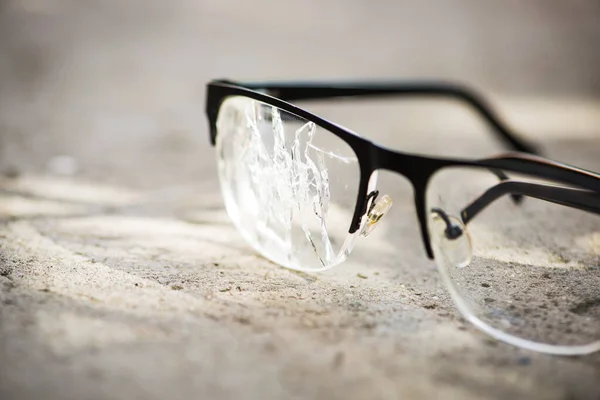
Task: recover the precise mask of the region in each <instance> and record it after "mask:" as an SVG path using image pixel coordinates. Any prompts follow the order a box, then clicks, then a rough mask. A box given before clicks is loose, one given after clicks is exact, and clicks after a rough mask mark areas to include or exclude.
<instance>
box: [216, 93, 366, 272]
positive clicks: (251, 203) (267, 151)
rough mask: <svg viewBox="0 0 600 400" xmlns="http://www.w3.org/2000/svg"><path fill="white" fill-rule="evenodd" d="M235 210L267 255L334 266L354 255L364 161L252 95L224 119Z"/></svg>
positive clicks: (225, 160)
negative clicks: (351, 230) (352, 231)
mask: <svg viewBox="0 0 600 400" xmlns="http://www.w3.org/2000/svg"><path fill="white" fill-rule="evenodd" d="M217 127H218V134H217V150H218V157H219V176H220V179H221V186H222V190H223V193H224V196H225V203H226V207H227V211H228V213H229V215H230V216H231V218H232V219H233V221H234V222H235V223H236V225H237V227H238V229H239V230H240V231H241V232H242V234H243V235H244V236H245V238H246V240H247V241H248V242H249V243H250V244H252V245H253V246H254V247H255V248H256V249H257V250H258V251H259V252H261V253H262V254H263V255H265V256H267V257H268V258H271V259H272V260H273V261H276V262H278V263H280V264H283V265H286V266H288V267H291V268H296V269H303V270H314V269H323V268H328V267H331V266H333V265H335V264H337V263H339V262H341V261H343V259H344V258H345V257H346V255H347V254H348V253H349V252H350V250H351V248H352V244H353V239H354V238H353V237H349V235H348V228H349V226H350V221H351V219H352V212H353V211H354V204H355V201H356V196H357V193H358V183H359V177H360V175H359V169H358V160H357V159H356V156H355V155H354V153H353V151H352V149H351V148H350V147H349V146H348V145H347V144H346V143H345V142H343V141H342V140H341V139H339V138H337V137H336V136H335V135H334V134H332V133H330V132H328V131H326V130H323V129H322V128H320V127H318V126H317V125H316V124H314V123H313V122H310V121H306V120H304V119H302V118H300V117H297V116H295V115H293V114H290V113H287V112H285V111H283V110H280V109H278V108H276V107H272V106H269V105H266V104H264V103H260V102H257V101H255V100H252V99H248V98H244V97H234V98H230V99H228V100H226V101H225V103H224V104H223V106H222V107H221V111H220V113H219V118H218V123H217Z"/></svg>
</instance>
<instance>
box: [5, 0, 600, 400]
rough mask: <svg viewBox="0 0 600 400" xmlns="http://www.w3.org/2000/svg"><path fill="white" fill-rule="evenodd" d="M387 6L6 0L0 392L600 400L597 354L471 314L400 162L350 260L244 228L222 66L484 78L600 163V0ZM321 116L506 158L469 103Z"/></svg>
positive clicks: (241, 74) (274, 72)
mask: <svg viewBox="0 0 600 400" xmlns="http://www.w3.org/2000/svg"><path fill="white" fill-rule="evenodd" d="M425 3H427V4H425ZM369 4H371V3H368V2H365V3H361V2H358V1H353V2H345V1H344V2H342V1H332V2H317V1H314V2H312V1H311V2H297V4H295V5H294V6H288V5H284V4H283V3H282V2H277V3H274V2H262V1H258V2H256V1H255V2H252V5H249V4H246V3H239V4H238V3H236V2H233V1H208V2H196V3H194V2H184V1H180V2H164V3H161V2H158V1H143V2H142V1H138V2H134V1H129V2H123V1H116V0H114V1H113V0H109V1H103V2H100V1H88V2H80V1H74V0H73V1H68V0H54V1H45V2H44V1H37V0H27V1H25V0H10V1H9V0H5V1H4V2H2V3H0V51H1V52H0V168H1V170H2V173H3V178H1V179H0V398H2V399H33V398H41V397H43V398H47V399H114V398H122V399H132V398H140V399H141V398H144V399H149V398H152V399H154V398H156V399H160V398H182V399H183V398H210V399H225V398H323V399H335V398H345V399H348V398H373V399H392V398H431V397H436V398H457V399H459V398H460V399H466V398H548V399H567V398H599V397H600V359H599V358H598V356H597V355H595V356H588V357H578V358H559V357H550V356H545V355H539V354H534V353H532V352H528V351H523V350H519V349H516V348H513V347H511V346H508V345H504V344H501V343H497V342H495V341H493V340H490V339H489V338H488V337H486V336H485V335H483V334H481V333H479V332H477V331H476V330H475V329H474V328H473V327H472V326H470V325H469V324H467V323H466V322H464V321H463V320H462V319H461V318H460V317H459V316H458V315H457V314H456V312H455V311H454V308H453V307H452V304H451V303H450V302H449V300H448V298H447V295H446V294H445V291H444V289H443V287H442V286H441V284H440V282H439V281H438V276H437V271H436V270H435V268H434V266H433V265H432V263H431V262H429V261H428V260H427V259H426V258H425V256H424V253H423V250H422V247H421V243H420V241H419V240H420V239H419V236H418V231H417V229H416V227H415V217H414V211H413V208H412V204H411V202H410V201H409V198H410V188H409V186H408V185H407V184H406V182H404V181H402V179H401V178H399V177H395V176H392V175H387V174H382V175H383V176H382V177H381V182H382V183H381V185H380V186H381V190H382V191H384V192H385V193H388V194H390V195H392V197H393V198H394V200H395V203H394V208H393V209H392V211H391V212H390V214H389V215H387V216H386V218H385V220H384V221H383V223H382V226H381V227H380V228H378V230H377V231H376V232H375V233H373V235H372V236H370V237H369V239H368V240H366V241H363V242H361V243H360V244H359V246H358V248H357V250H356V252H355V253H354V255H353V257H352V258H351V260H350V261H349V262H348V263H346V264H344V265H343V266H340V267H338V268H334V269H333V270H330V271H328V272H326V273H321V274H314V275H309V274H301V273H295V272H292V271H288V270H285V269H282V268H280V267H278V266H276V265H273V264H271V263H269V262H268V261H265V260H264V259H262V258H260V257H258V256H257V255H255V254H254V253H253V252H252V250H250V249H249V248H248V247H247V246H246V245H245V244H244V242H243V241H242V239H241V238H240V236H239V235H238V234H237V232H236V231H235V229H234V228H233V226H232V225H231V224H230V223H229V221H228V218H227V216H226V215H225V213H224V210H223V208H222V203H221V197H220V193H219V191H218V187H217V182H216V175H215V168H214V156H213V152H212V148H210V147H209V145H208V138H207V130H206V124H205V121H204V115H203V112H202V108H203V100H204V99H203V96H204V86H203V85H204V83H205V82H206V81H207V80H208V79H210V78H214V77H231V78H240V79H269V78H353V77H379V78H381V77H387V78H392V77H396V78H398V77H410V78H414V77H442V78H448V79H459V80H462V81H468V82H471V83H473V84H474V85H476V86H478V87H480V88H482V89H484V90H485V91H486V92H488V93H490V96H491V99H492V100H493V101H494V102H495V103H496V104H497V105H498V108H499V109H500V110H501V111H502V113H503V115H505V116H506V117H507V119H509V120H510V122H511V124H512V125H514V126H515V127H517V128H518V130H519V131H520V132H522V133H523V135H524V136H527V137H528V138H530V139H531V140H533V141H535V142H536V143H539V144H540V145H542V147H543V149H544V151H545V153H546V154H549V155H550V156H552V157H553V158H555V159H559V160H561V161H566V162H571V163H575V164H577V165H580V166H583V167H586V168H592V169H596V170H600V158H599V157H598V156H597V155H598V150H599V149H600V139H599V136H598V132H599V128H598V127H599V126H600V104H599V102H598V92H599V90H600V78H599V75H598V62H599V60H600V49H599V48H598V46H597V43H598V42H600V28H599V26H598V23H597V21H598V19H599V18H600V7H599V6H598V4H597V3H596V2H593V1H574V2H568V3H567V2H564V3H560V2H556V1H552V2H548V1H536V2H529V3H527V5H522V4H521V3H520V2H503V5H502V7H501V6H500V5H497V6H490V5H486V6H482V5H481V2H478V1H452V2H439V3H438V4H432V3H429V2H421V5H411V6H408V5H394V4H393V2H390V3H389V4H386V3H382V4H381V5H378V6H377V7H374V6H372V5H369ZM314 109H315V110H318V111H319V112H322V113H323V114H324V115H326V116H329V117H331V118H335V119H337V120H339V121H340V122H341V123H344V124H346V125H347V126H351V127H352V128H354V129H355V130H356V131H358V132H361V133H363V134H364V135H366V136H369V137H372V138H373V139H375V140H377V141H379V142H381V143H383V144H385V145H388V146H393V147H396V148H399V149H405V150H413V151H420V152H428V153H436V154H441V153H443V154H447V155H472V154H475V153H476V154H477V155H481V156H482V155H485V154H491V153H493V152H495V151H497V150H499V149H500V147H499V144H498V143H497V142H495V141H493V140H490V139H489V138H488V136H489V135H486V133H487V132H486V129H485V127H484V126H483V125H482V124H481V123H478V122H477V121H476V120H474V119H473V118H472V115H471V114H470V113H468V112H466V111H464V110H463V109H461V108H459V107H456V106H454V105H452V104H449V103H444V102H442V103H438V102H435V103H430V102H429V103H427V104H425V103H420V102H416V103H412V102H411V104H407V103H405V102H387V103H375V104H373V103H371V104H368V105H364V106H363V105H360V106H359V105H357V104H353V105H347V106H346V105H344V106H331V107H329V106H326V105H314ZM434 116H435V117H434ZM60 156H68V157H69V158H67V159H65V158H64V157H60Z"/></svg>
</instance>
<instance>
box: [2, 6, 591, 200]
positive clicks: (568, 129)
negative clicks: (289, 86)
mask: <svg viewBox="0 0 600 400" xmlns="http://www.w3.org/2000/svg"><path fill="white" fill-rule="evenodd" d="M598 43H600V3H598V2H597V1H595V0H574V1H556V0H536V1H528V2H521V1H516V0H512V1H502V2H481V1H477V0H452V1H438V2H433V1H419V2H416V1H415V2H397V1H380V2H376V3H373V2H367V1H355V0H352V1H341V0H329V1H316V0H311V1H295V2H281V1H279V2H273V1H263V0H255V1H253V2H251V3H248V2H241V1H231V0H218V1H217V0H197V1H192V0H177V1H157V0H85V1H81V0H2V2H1V3H0V169H1V170H2V171H3V172H4V173H5V174H16V173H23V172H34V173H39V172H44V173H45V172H51V173H59V174H67V175H71V174H74V175H75V176H77V177H80V178H84V179H92V180H95V181H100V182H107V183H113V184H117V185H133V186H135V187H139V188H148V189H155V188H160V187H164V186H165V185H178V184H187V183H191V182H200V181H210V182H214V181H215V178H214V177H215V174H214V166H213V164H214V158H213V157H214V156H213V152H212V149H211V148H210V147H209V144H208V137H207V126H206V122H205V117H204V111H203V109H204V94H205V84H206V82H207V81H208V80H210V79H212V78H222V77H227V78H231V79H239V80H252V79H256V80H267V79H302V78H306V79H352V78H363V79H365V78H374V79H408V80H410V79H417V78H425V79H426V78H435V79H446V80H453V81H460V82H464V83H467V84H469V85H472V86H474V87H475V88H477V89H479V90H481V91H482V92H483V93H484V94H485V95H486V96H487V97H489V99H490V101H491V102H492V103H493V104H494V105H495V106H496V108H497V109H498V110H499V112H500V113H501V114H502V115H503V117H505V119H506V120H507V121H508V122H509V124H510V125H511V126H513V127H514V129H515V130H516V131H518V132H519V133H521V134H522V136H524V137H527V138H530V139H531V140H532V141H534V142H535V143H538V144H541V145H542V148H543V149H544V151H545V153H546V154H548V155H550V156H552V157H553V158H557V159H559V160H562V161H567V162H572V163H576V164H580V165H581V164H583V165H581V166H583V167H588V168H595V167H596V166H595V165H594V163H593V162H590V161H589V160H590V159H591V160H594V159H595V158H597V157H593V154H597V151H598V149H599V148H600V147H599V146H598V144H599V141H598V139H595V138H598V133H599V131H600V102H599V101H600V68H599V65H600V46H598ZM343 104H344V105H343V106H338V105H331V106H326V105H323V104H318V105H310V107H312V108H313V109H315V110H316V111H318V112H321V113H323V114H324V115H325V116H328V117H330V118H334V119H335V120H336V121H338V122H340V123H342V124H345V125H346V126H348V127H350V128H352V129H354V130H355V131H357V132H359V133H360V134H362V135H364V136H367V137H370V138H373V139H375V140H377V141H379V142H381V143H383V144H385V145H389V146H392V147H395V148H397V149H400V150H409V151H418V152H422V153H442V154H446V155H468V156H474V155H475V154H476V153H477V156H480V155H483V154H479V153H480V152H481V153H485V154H489V153H493V152H497V151H500V150H501V149H502V148H501V147H500V146H499V144H498V143H497V142H495V141H494V140H493V139H491V136H490V135H489V134H486V132H484V131H485V130H486V129H487V128H486V127H485V126H484V125H483V124H481V122H480V121H478V120H477V118H475V116H474V115H473V114H471V113H470V112H469V111H468V110H465V109H463V108H461V106H460V105H457V104H454V103H451V102H432V101H427V102H421V101H416V100H415V101H408V100H399V101H389V100H388V101H384V102H379V101H378V102H369V103H362V102H361V103H352V104H350V103H343ZM565 143H568V146H567V145H565ZM582 154H584V155H587V156H588V157H582ZM590 155H591V157H590ZM215 187H216V186H215Z"/></svg>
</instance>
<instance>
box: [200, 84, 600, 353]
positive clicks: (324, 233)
mask: <svg viewBox="0 0 600 400" xmlns="http://www.w3.org/2000/svg"><path fill="white" fill-rule="evenodd" d="M370 96H429V97H433V96H442V97H449V98H453V99H456V100H459V101H462V102H464V103H465V104H467V105H468V106H471V107H472V108H473V109H474V110H475V111H476V112H478V113H479V115H480V116H481V117H482V118H483V119H484V120H485V121H486V122H487V123H488V124H489V126H490V127H491V128H492V129H493V130H492V132H494V133H495V134H496V135H497V136H498V137H499V138H500V139H501V140H503V141H504V142H505V143H506V144H507V145H508V146H510V147H511V149H512V150H516V151H518V152H513V153H507V154H506V155H501V156H498V157H493V158H486V159H479V160H466V159H448V158H438V157H425V156H421V155H415V154H408V153H403V152H399V151H394V150H390V149H387V148H383V147H381V146H379V145H376V144H374V143H373V142H371V141H369V140H367V139H364V138H362V137H359V136H358V135H357V134H355V133H353V132H352V131H350V130H348V129H346V128H344V127H342V126H340V125H337V124H335V123H333V122H330V121H328V120H326V119H323V118H321V117H319V116H317V115H315V114H312V113H310V112H308V111H306V110H304V109H302V108H300V107H297V106H295V105H293V104H291V103H290V102H292V101H295V100H317V99H333V98H341V97H363V98H364V97H370ZM206 112H207V115H208V120H209V123H210V139H211V142H212V144H213V145H216V150H217V160H218V174H219V178H220V184H221V189H222V192H223V197H224V201H225V207H226V209H227V212H228V214H229V216H230V217H231V219H232V220H233V222H234V224H235V225H236V227H237V229H238V230H239V231H240V233H241V234H242V235H243V237H244V238H245V240H246V241H247V242H248V243H249V244H250V245H252V247H254V248H255V249H256V251H258V252H259V253H260V254H261V255H263V256H264V257H266V258H268V259H270V260H272V261H274V262H276V263H278V264H281V265H282V266H285V267H288V268H293V269H296V270H304V271H319V270H324V269H327V268H331V267H333V266H335V265H337V264H339V263H341V262H343V261H344V260H345V259H346V257H347V256H348V255H349V254H350V252H351V251H352V249H353V248H354V246H355V244H356V243H357V241H358V239H359V237H366V236H368V235H369V233H370V232H371V231H372V230H373V229H374V227H375V226H376V225H377V224H378V223H379V222H380V220H381V219H382V217H384V215H385V213H386V211H387V210H389V208H390V207H391V205H392V200H391V198H390V197H389V196H387V195H383V194H381V193H379V191H378V190H377V173H378V170H389V171H393V172H396V173H399V174H401V175H403V176H404V177H405V178H406V179H407V180H408V181H409V182H410V183H411V184H412V187H413V190H414V203H415V207H416V212H417V216H418V221H419V227H420V231H421V236H422V240H423V244H424V247H425V251H426V254H427V256H428V257H429V258H430V259H435V261H436V263H437V265H438V269H439V271H440V273H441V276H442V280H443V282H444V283H445V284H446V286H447V289H448V291H449V293H450V295H451V297H452V298H453V300H454V302H455V304H456V306H457V308H458V309H459V311H460V312H461V313H462V314H463V315H464V316H465V318H466V319H468V320H469V321H471V322H472V323H473V324H475V325H476V326H477V327H478V328H479V329H481V330H483V331H484V332H486V333H488V334H490V335H491V336H493V337H494V338H496V339H498V340H502V341H505V342H508V343H511V344H513V345H516V346H520V347H523V348H527V349H531V350H536V351H540V352H545V353H552V354H565V355H567V354H570V355H572V354H585V353H591V352H594V351H597V350H600V175H598V174H596V173H592V172H589V171H585V170H582V169H578V168H575V167H571V166H567V165H564V164H559V163H556V162H553V161H549V160H546V159H544V158H542V157H539V156H536V155H526V154H523V153H521V152H527V153H534V152H535V148H534V147H533V146H531V145H530V144H528V143H527V142H525V141H524V140H522V139H521V138H519V136H518V135H516V134H514V133H513V132H512V131H511V130H510V129H509V128H507V127H506V126H505V125H504V124H503V123H502V121H501V120H500V119H499V118H498V117H497V116H496V114H495V113H494V112H493V111H492V109H491V107H490V106H489V105H488V104H487V103H486V102H485V101H484V100H483V98H482V97H481V96H479V95H478V94H476V93H475V92H473V91H472V90H470V89H467V88H465V87H462V86H456V85H451V84H439V83H435V82H433V83H431V82H424V83H390V84H380V83H369V82H366V83H347V84H345V83H337V84H330V83H258V84H245V83H244V84H241V83H234V82H229V81H222V80H221V81H212V82H210V83H209V84H208V96H207V105H206Z"/></svg>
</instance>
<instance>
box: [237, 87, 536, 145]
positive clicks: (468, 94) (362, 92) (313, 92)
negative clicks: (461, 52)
mask: <svg viewBox="0 0 600 400" xmlns="http://www.w3.org/2000/svg"><path fill="white" fill-rule="evenodd" d="M232 83H233V82H232ZM235 84H237V85H240V86H244V87H246V88H249V89H253V90H266V91H268V92H269V93H270V94H271V95H273V96H275V97H278V98H280V99H282V100H286V101H294V100H318V99H332V98H338V97H377V96H394V97H400V96H419V97H447V98H454V99H457V100H459V101H463V102H464V103H466V104H467V105H468V106H470V107H471V108H473V109H474V110H475V111H476V112H477V113H478V114H479V115H480V116H481V117H482V118H483V119H484V120H485V121H486V123H487V124H488V125H489V126H490V127H491V128H493V132H494V133H495V134H496V135H497V136H498V137H499V138H500V139H501V140H502V141H503V142H504V143H505V144H507V145H508V146H510V148H512V149H513V150H517V151H522V152H526V153H532V154H536V153H538V150H537V149H536V147H535V146H534V145H532V144H531V143H529V142H527V141H526V140H524V139H522V138H520V137H519V135H518V134H516V133H515V132H514V131H513V130H512V129H511V128H509V127H508V126H507V125H506V123H505V122H503V121H502V119H501V118H500V117H499V116H498V114H497V113H496V112H495V111H494V109H493V108H492V107H491V105H490V104H489V103H488V102H487V101H486V100H485V99H484V98H483V96H481V95H480V94H479V93H477V92H476V91H474V90H473V89H470V88H468V87H466V86H463V85H458V84H451V83H445V82H436V81H422V82H419V81H415V82H347V83H344V82H337V83H335V82H324V83H319V82H315V83H310V82H289V83H288V82H264V83H237V82H236V83H235Z"/></svg>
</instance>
